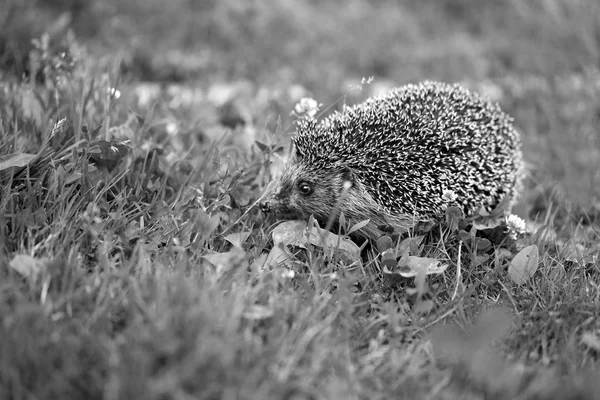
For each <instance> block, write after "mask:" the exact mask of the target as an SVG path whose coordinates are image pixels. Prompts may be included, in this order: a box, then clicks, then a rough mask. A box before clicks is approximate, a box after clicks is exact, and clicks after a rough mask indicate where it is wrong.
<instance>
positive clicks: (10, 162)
mask: <svg viewBox="0 0 600 400" xmlns="http://www.w3.org/2000/svg"><path fill="white" fill-rule="evenodd" d="M36 157H37V155H36V154H28V153H16V154H10V155H8V156H4V157H2V158H0V171H4V170H6V169H9V168H13V167H16V168H22V167H26V166H27V165H29V163H30V162H31V161H32V160H33V159H34V158H36Z"/></svg>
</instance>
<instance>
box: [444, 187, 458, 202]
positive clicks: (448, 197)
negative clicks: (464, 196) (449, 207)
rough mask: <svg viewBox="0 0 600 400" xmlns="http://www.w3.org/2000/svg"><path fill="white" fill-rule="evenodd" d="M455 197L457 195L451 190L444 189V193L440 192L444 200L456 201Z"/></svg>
mask: <svg viewBox="0 0 600 400" xmlns="http://www.w3.org/2000/svg"><path fill="white" fill-rule="evenodd" d="M457 198H458V195H457V194H456V193H454V191H453V190H444V193H442V200H444V201H445V202H448V203H452V202H454V201H456V199H457Z"/></svg>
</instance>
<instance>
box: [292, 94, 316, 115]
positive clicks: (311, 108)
mask: <svg viewBox="0 0 600 400" xmlns="http://www.w3.org/2000/svg"><path fill="white" fill-rule="evenodd" d="M321 106H322V104H319V103H317V101H316V100H315V99H313V98H311V97H303V98H301V99H300V101H299V102H298V103H296V105H295V106H294V112H295V113H296V114H297V115H302V116H304V115H305V116H308V117H310V118H314V116H315V115H317V113H318V112H319V108H320V107H321Z"/></svg>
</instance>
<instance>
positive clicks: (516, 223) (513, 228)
mask: <svg viewBox="0 0 600 400" xmlns="http://www.w3.org/2000/svg"><path fill="white" fill-rule="evenodd" d="M506 226H507V227H508V230H509V236H510V237H511V238H512V239H516V238H517V235H522V234H523V233H525V230H526V228H527V224H526V223H525V221H523V219H522V218H520V217H519V216H517V215H515V214H511V215H509V216H508V217H506Z"/></svg>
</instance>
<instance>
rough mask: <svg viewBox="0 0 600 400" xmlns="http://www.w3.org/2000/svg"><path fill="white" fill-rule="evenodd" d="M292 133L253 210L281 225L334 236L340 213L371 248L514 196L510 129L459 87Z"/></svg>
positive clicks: (302, 124) (482, 100)
mask: <svg viewBox="0 0 600 400" xmlns="http://www.w3.org/2000/svg"><path fill="white" fill-rule="evenodd" d="M295 124H296V135H295V136H294V137H293V138H292V142H293V150H292V154H291V156H290V159H289V161H288V162H287V163H286V165H285V167H284V170H283V172H282V174H281V177H280V178H279V179H277V180H275V181H274V183H273V184H271V185H269V188H268V189H267V191H266V192H265V194H264V195H263V197H262V199H261V201H260V202H259V207H260V209H261V210H262V211H263V212H265V213H272V214H275V215H276V216H278V217H279V218H281V219H308V218H309V216H310V215H313V216H314V218H315V219H316V220H317V221H318V222H319V224H320V225H321V226H330V227H332V228H335V229H337V221H338V219H339V215H340V213H342V212H343V214H344V217H345V219H346V221H347V225H348V226H352V225H354V224H356V223H358V222H361V221H365V220H368V221H369V222H368V224H366V225H364V226H363V227H362V228H361V229H360V230H359V231H358V232H357V233H356V234H355V237H357V238H370V239H376V238H378V237H379V236H381V235H382V234H384V233H388V232H390V231H392V230H393V231H396V232H399V233H405V232H407V231H409V230H410V229H411V228H414V227H415V226H416V225H417V224H418V223H420V222H426V221H433V222H436V221H437V222H440V221H441V220H442V218H443V216H444V213H445V210H446V209H447V208H448V207H449V206H450V205H453V206H457V207H459V208H460V209H461V210H462V211H463V213H465V215H467V216H469V215H474V214H475V213H477V212H479V211H480V210H481V209H482V208H483V209H485V210H486V211H488V212H489V211H492V210H493V209H494V208H496V207H497V206H498V205H499V204H500V203H501V202H503V203H502V204H505V205H506V209H507V210H510V208H511V207H512V205H513V204H514V203H515V201H516V200H517V198H518V195H519V192H520V191H521V187H522V178H523V175H524V173H523V170H524V162H523V159H522V151H521V142H520V135H519V133H518V132H517V130H516V129H515V128H514V127H513V119H512V118H511V117H510V116H509V115H507V114H506V113H504V112H503V111H502V110H501V109H500V106H499V105H498V104H497V103H494V102H491V101H490V100H489V99H487V98H486V97H484V96H482V95H479V94H477V93H475V92H473V91H471V90H468V89H467V88H465V87H463V86H461V85H460V84H449V83H443V82H436V81H425V82H421V83H413V84H408V85H405V86H402V87H398V88H395V89H392V90H391V91H390V92H389V93H388V94H386V95H381V96H375V97H371V98H368V99H367V100H366V101H364V102H363V103H360V104H357V105H354V106H344V107H343V109H342V110H341V111H335V112H333V113H332V114H331V115H329V116H328V117H326V118H324V119H322V120H320V121H317V120H316V119H315V118H300V119H298V120H297V121H296V122H295ZM330 219H331V221H333V222H334V223H333V225H332V224H331V223H330V224H329V225H327V223H328V221H330ZM361 225H362V224H361Z"/></svg>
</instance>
